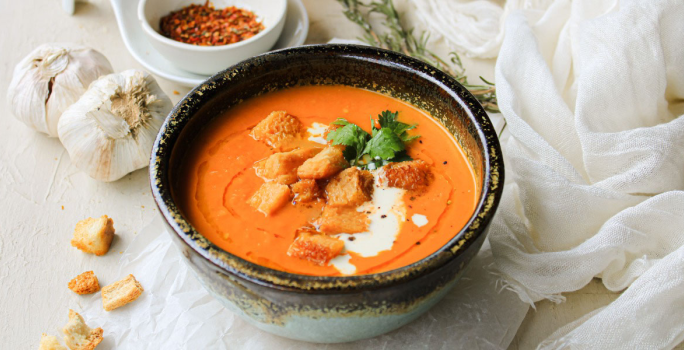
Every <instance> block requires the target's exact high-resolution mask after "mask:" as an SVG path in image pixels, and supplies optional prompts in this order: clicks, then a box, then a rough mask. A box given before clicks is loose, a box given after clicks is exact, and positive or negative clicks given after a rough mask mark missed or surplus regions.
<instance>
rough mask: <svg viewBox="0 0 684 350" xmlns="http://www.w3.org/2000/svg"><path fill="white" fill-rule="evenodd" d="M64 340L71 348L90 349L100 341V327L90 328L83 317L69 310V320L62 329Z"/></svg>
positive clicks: (73, 349) (74, 349) (72, 349)
mask: <svg viewBox="0 0 684 350" xmlns="http://www.w3.org/2000/svg"><path fill="white" fill-rule="evenodd" d="M62 332H63V333H64V342H65V343H66V345H67V346H68V347H69V349H71V350H92V349H95V347H96V346H97V345H98V344H100V342H101V341H102V333H103V331H102V328H99V327H98V328H95V329H92V328H90V327H88V326H87V325H86V324H85V321H83V317H81V315H79V314H78V313H76V312H75V311H74V310H69V322H67V324H66V326H64V328H63V329H62Z"/></svg>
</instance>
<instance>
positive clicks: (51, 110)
mask: <svg viewBox="0 0 684 350" xmlns="http://www.w3.org/2000/svg"><path fill="white" fill-rule="evenodd" d="M112 72H113V70H112V66H111V65H110V64H109V61H107V59H106V58H105V57H104V56H103V55H102V54H100V53H99V52H97V51H95V50H93V49H90V48H87V47H84V46H80V45H74V44H44V45H41V46H39V47H38V48H36V49H35V50H34V51H33V52H31V53H30V54H29V55H28V56H26V57H25V58H24V59H23V60H22V61H21V62H19V64H18V65H17V66H16V67H15V69H14V73H13V76H12V81H11V83H10V86H9V88H8V93H7V101H8V104H9V106H10V110H11V111H12V114H13V115H14V116H15V117H16V118H17V119H19V120H20V121H22V122H24V123H25V124H26V125H28V126H29V127H31V128H33V129H35V130H37V131H39V132H42V133H46V134H48V135H50V136H53V137H56V136H57V123H58V121H59V118H60V116H61V114H62V112H63V111H64V110H66V109H67V107H69V106H70V105H71V104H72V103H74V102H76V101H77V100H78V99H79V97H80V96H81V95H82V94H83V92H85V91H86V89H87V88H88V85H90V83H91V82H92V81H94V80H95V79H97V78H98V77H99V76H100V75H104V74H110V73H112Z"/></svg>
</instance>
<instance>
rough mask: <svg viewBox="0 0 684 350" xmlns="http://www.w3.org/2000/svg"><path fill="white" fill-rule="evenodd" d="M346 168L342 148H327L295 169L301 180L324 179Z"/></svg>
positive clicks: (346, 163) (347, 165) (347, 163)
mask: <svg viewBox="0 0 684 350" xmlns="http://www.w3.org/2000/svg"><path fill="white" fill-rule="evenodd" d="M348 167H349V162H347V160H346V159H344V154H342V148H341V147H337V146H328V147H326V148H324V149H323V150H322V151H321V152H320V153H318V154H317V155H316V156H314V157H313V158H310V159H307V161H305V162H304V164H302V165H301V166H300V167H299V169H297V175H299V177H300V178H302V179H314V180H318V179H326V178H329V177H331V176H333V175H335V174H337V173H339V172H340V171H342V170H344V169H345V168H348Z"/></svg>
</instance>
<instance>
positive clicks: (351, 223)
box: [316, 205, 370, 235]
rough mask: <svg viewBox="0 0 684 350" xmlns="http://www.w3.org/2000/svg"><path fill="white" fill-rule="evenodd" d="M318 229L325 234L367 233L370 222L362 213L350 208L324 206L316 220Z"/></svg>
mask: <svg viewBox="0 0 684 350" xmlns="http://www.w3.org/2000/svg"><path fill="white" fill-rule="evenodd" d="M316 224H318V229H319V230H320V231H321V232H324V233H327V234H331V235H334V234H338V233H359V232H366V231H368V225H369V224H370V220H369V219H368V217H367V216H366V214H365V213H363V212H358V211H356V209H355V208H351V207H331V206H327V205H326V206H325V208H323V212H322V213H321V216H320V217H319V218H318V219H317V220H316Z"/></svg>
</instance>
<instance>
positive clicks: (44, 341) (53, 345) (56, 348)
mask: <svg viewBox="0 0 684 350" xmlns="http://www.w3.org/2000/svg"><path fill="white" fill-rule="evenodd" d="M38 350H67V348H65V347H64V346H62V344H60V343H59V340H57V337H55V336H52V335H47V334H45V333H43V335H42V336H41V337H40V345H39V346H38Z"/></svg>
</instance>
